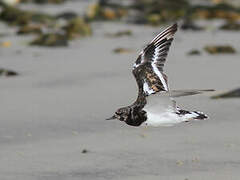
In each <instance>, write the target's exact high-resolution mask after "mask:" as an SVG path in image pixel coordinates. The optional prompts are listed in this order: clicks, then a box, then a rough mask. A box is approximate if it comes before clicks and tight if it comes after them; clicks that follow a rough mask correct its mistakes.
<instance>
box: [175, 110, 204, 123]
mask: <svg viewBox="0 0 240 180" xmlns="http://www.w3.org/2000/svg"><path fill="white" fill-rule="evenodd" d="M176 114H178V115H179V116H180V117H181V118H183V121H185V122H188V121H190V120H205V119H207V118H208V116H207V115H206V114H204V113H203V112H199V111H186V110H183V109H180V108H177V112H176Z"/></svg>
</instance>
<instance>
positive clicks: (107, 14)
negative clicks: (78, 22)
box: [85, 1, 128, 21]
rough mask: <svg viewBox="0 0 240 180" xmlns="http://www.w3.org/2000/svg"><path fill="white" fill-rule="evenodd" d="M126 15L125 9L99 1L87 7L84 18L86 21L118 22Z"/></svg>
mask: <svg viewBox="0 0 240 180" xmlns="http://www.w3.org/2000/svg"><path fill="white" fill-rule="evenodd" d="M127 14H128V11H127V8H126V7H124V6H121V5H117V4H111V3H108V2H103V1H100V2H99V3H95V4H91V5H89V7H88V8H87V11H86V14H85V17H86V19H87V20H88V21H96V20H120V19H121V18H123V17H125V16H126V15H127Z"/></svg>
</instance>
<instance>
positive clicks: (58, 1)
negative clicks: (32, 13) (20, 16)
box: [21, 0, 67, 4]
mask: <svg viewBox="0 0 240 180" xmlns="http://www.w3.org/2000/svg"><path fill="white" fill-rule="evenodd" d="M65 1H67V0H21V2H22V3H29V2H31V3H36V4H47V3H51V4H61V3H64V2H65Z"/></svg>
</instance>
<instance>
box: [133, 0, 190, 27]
mask: <svg viewBox="0 0 240 180" xmlns="http://www.w3.org/2000/svg"><path fill="white" fill-rule="evenodd" d="M189 7H190V4H189V2H188V1H187V0H171V1H169V0H151V1H149V0H138V1H134V4H133V5H132V6H131V8H132V9H134V10H136V11H138V13H135V15H136V16H135V17H134V18H133V22H142V23H146V24H150V25H160V24H162V23H166V22H171V21H176V20H178V19H180V18H182V17H184V16H185V14H186V12H187V10H188V9H189ZM139 14H140V15H139ZM139 18H140V19H142V20H139Z"/></svg>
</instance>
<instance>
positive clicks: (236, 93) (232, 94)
mask: <svg viewBox="0 0 240 180" xmlns="http://www.w3.org/2000/svg"><path fill="white" fill-rule="evenodd" d="M211 98H212V99H220V98H240V88H237V89H234V90H231V91H229V92H226V93H222V94H219V95H215V96H212V97H211Z"/></svg>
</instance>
